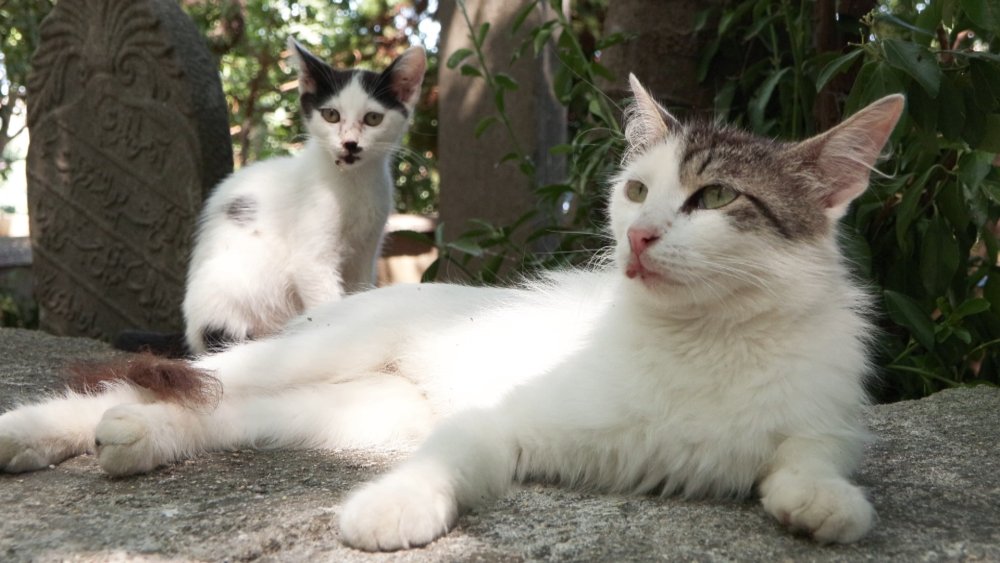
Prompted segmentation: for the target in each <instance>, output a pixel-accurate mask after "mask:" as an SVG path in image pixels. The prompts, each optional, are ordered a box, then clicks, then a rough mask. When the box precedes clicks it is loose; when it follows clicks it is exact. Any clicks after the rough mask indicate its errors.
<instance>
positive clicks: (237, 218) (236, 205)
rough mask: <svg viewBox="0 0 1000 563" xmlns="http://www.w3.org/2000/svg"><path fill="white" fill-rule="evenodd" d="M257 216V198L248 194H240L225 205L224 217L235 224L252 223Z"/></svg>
mask: <svg viewBox="0 0 1000 563" xmlns="http://www.w3.org/2000/svg"><path fill="white" fill-rule="evenodd" d="M256 216H257V200H255V199H253V198H252V197H249V196H240V197H238V198H236V199H234V200H233V201H231V202H229V205H227V206H226V217H228V218H229V220H230V221H232V222H234V223H236V224H237V225H240V226H243V225H248V224H250V223H253V220H254V219H255V218H256Z"/></svg>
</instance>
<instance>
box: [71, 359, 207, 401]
mask: <svg viewBox="0 0 1000 563" xmlns="http://www.w3.org/2000/svg"><path fill="white" fill-rule="evenodd" d="M69 372H70V381H69V386H70V388H71V389H73V390H74V391H77V392H79V393H97V392H100V391H102V390H103V389H105V388H106V387H107V385H108V384H110V383H114V382H116V381H123V382H127V383H129V384H131V385H133V386H135V387H139V388H141V389H145V390H146V391H149V392H150V393H152V395H153V396H154V397H155V398H156V400H158V401H165V402H171V403H178V404H181V405H184V406H188V407H208V408H215V407H216V406H217V405H218V404H219V400H220V399H221V398H222V383H221V382H220V381H219V380H218V379H216V378H215V376H213V375H212V374H211V373H209V372H207V371H205V370H201V369H198V368H195V367H194V366H192V365H191V364H190V363H188V362H186V361H184V360H171V359H166V358H161V357H158V356H154V355H152V354H137V355H135V356H131V357H129V358H126V359H122V360H117V361H112V362H101V363H96V362H95V363H78V364H75V365H72V366H70V367H69Z"/></svg>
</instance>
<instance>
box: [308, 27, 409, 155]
mask: <svg viewBox="0 0 1000 563" xmlns="http://www.w3.org/2000/svg"><path fill="white" fill-rule="evenodd" d="M288 48H289V51H291V53H292V57H293V59H294V60H295V62H296V64H297V67H298V73H299V100H300V103H301V106H302V118H303V121H304V122H305V124H306V128H307V129H308V130H309V133H310V135H311V136H312V138H313V139H315V140H316V141H318V142H319V143H320V144H321V145H322V146H323V147H325V148H326V149H327V150H328V151H329V152H330V154H331V156H332V157H333V158H334V160H335V161H336V163H337V164H338V165H339V166H343V167H354V166H358V165H359V164H360V163H364V162H372V161H376V160H380V159H381V158H384V157H385V156H386V155H388V154H390V153H392V152H393V151H394V150H396V148H397V146H398V144H399V142H400V139H402V136H403V133H404V132H405V131H406V127H407V124H408V122H409V117H410V115H411V114H412V113H413V108H414V107H415V106H416V103H417V100H418V99H419V98H420V85H421V83H422V82H423V79H424V72H425V71H426V70H427V56H426V55H425V53H424V49H423V48H422V47H411V48H409V49H407V50H406V51H405V52H403V54H401V55H399V57H397V58H396V60H394V61H393V62H392V64H390V65H389V68H387V69H385V70H384V71H382V72H381V73H376V72H371V71H368V70H360V69H346V70H339V69H335V68H333V67H332V66H330V65H329V64H327V63H325V62H323V61H322V60H320V59H319V58H318V57H316V56H315V55H313V54H312V53H310V52H309V51H308V50H307V49H306V48H305V47H303V46H302V45H300V44H299V43H298V42H297V41H295V40H294V39H289V40H288Z"/></svg>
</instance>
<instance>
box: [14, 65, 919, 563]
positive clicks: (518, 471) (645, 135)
mask: <svg viewBox="0 0 1000 563" xmlns="http://www.w3.org/2000/svg"><path fill="white" fill-rule="evenodd" d="M632 88H633V91H634V93H635V96H636V105H635V108H634V110H633V111H632V112H631V115H630V117H629V121H628V124H627V128H626V136H627V138H628V141H629V143H630V145H631V149H630V151H629V153H628V155H627V158H626V161H625V162H624V165H623V169H622V170H621V172H620V173H619V175H618V177H617V179H616V180H615V181H614V183H613V184H612V186H611V188H610V194H609V198H610V215H611V224H610V230H611V233H612V234H613V235H614V238H615V241H616V245H615V247H614V254H613V264H612V266H611V267H609V268H608V269H606V270H602V271H578V272H570V273H563V274H557V275H553V276H552V277H550V278H548V279H546V280H543V281H540V282H537V283H535V284H533V285H531V286H528V287H524V288H519V289H496V288H493V289H489V288H472V287H461V286H453V285H413V286H395V287H390V288H386V289H380V290H376V291H371V292H365V293H361V294H358V295H355V296H351V297H350V298H348V299H345V300H343V301H340V302H338V303H335V304H331V305H327V306H323V307H321V308H319V309H315V310H312V311H310V312H308V313H307V314H306V315H305V316H302V317H299V318H298V319H297V320H296V321H294V322H293V323H292V324H291V325H290V326H289V327H288V328H287V329H286V330H285V331H284V332H283V333H281V334H280V335H278V336H276V337H274V338H269V339H264V340H260V341H254V342H249V343H246V344H244V345H241V346H237V347H234V348H232V349H230V350H228V351H226V352H223V353H221V354H216V355H213V356H208V357H205V358H203V359H201V360H199V361H197V362H195V363H193V364H190V363H184V362H176V361H167V360H150V359H148V358H147V359H145V360H142V361H137V362H135V363H133V364H132V365H130V366H126V367H125V368H123V369H122V370H121V371H120V372H115V371H111V372H109V371H104V372H101V373H99V375H100V376H101V377H106V378H109V381H105V382H103V383H101V384H100V389H102V392H100V393H91V394H87V393H77V392H71V393H69V394H68V395H67V396H66V397H65V398H62V399H56V400H52V401H49V402H47V403H42V404H39V405H34V406H27V407H22V408H19V409H17V410H14V411H12V412H9V413H6V414H4V415H2V416H0V468H3V469H4V470H6V471H27V470H33V469H40V468H44V467H46V466H48V464H50V463H55V462H58V461H60V460H62V459H64V458H66V457H68V456H71V455H76V454H79V453H81V452H83V451H85V450H87V449H88V448H90V447H92V445H93V444H94V443H95V437H96V444H97V455H98V460H99V462H100V464H101V466H102V467H103V468H104V469H105V470H106V471H108V472H109V473H111V474H115V475H122V474H130V473H138V472H144V471H149V470H151V469H153V468H154V467H156V466H158V465H160V464H164V463H169V462H172V461H174V460H177V459H180V458H183V457H188V456H192V455H196V454H197V453H198V452H200V451H205V450H215V449H223V448H233V447H243V446H248V445H249V446H270V447H372V446H376V445H384V444H394V445H399V444H407V443H410V442H411V441H412V440H416V439H422V438H424V437H425V436H427V434H428V432H430V436H429V437H428V438H427V439H426V441H424V442H423V444H422V445H421V446H420V447H419V449H418V450H417V451H416V452H415V454H414V455H413V457H412V458H411V459H409V460H408V461H406V462H404V463H403V464H402V465H400V466H399V467H398V468H397V469H395V470H394V471H392V472H390V473H388V474H387V475H385V476H383V477H382V478H380V479H378V480H377V481H375V482H373V483H372V484H370V485H367V486H365V487H364V488H362V489H361V490H359V491H358V492H356V493H355V494H354V495H353V496H352V497H351V498H350V499H349V500H348V501H347V502H346V503H345V505H344V506H343V508H342V510H341V515H340V532H341V538H342V539H343V541H344V542H346V543H347V544H349V545H352V546H356V547H358V548H361V549H367V550H393V549H399V548H407V547H412V546H417V545H422V544H425V543H427V542H430V541H432V540H434V539H435V538H437V537H439V536H441V535H443V534H445V533H446V532H447V531H448V529H449V528H450V527H451V526H452V525H454V523H455V521H456V518H457V517H458V514H459V512H460V511H461V510H462V509H464V508H467V507H470V506H473V505H476V504H480V503H484V502H488V501H489V500H491V499H494V498H496V497H497V496H498V495H501V494H503V493H504V491H505V490H507V488H508V487H509V485H510V484H511V483H512V482H513V481H515V480H523V479H541V480H546V481H554V482H559V483H563V484H566V485H568V486H575V487H587V488H593V489H600V490H605V491H614V492H624V493H636V494H641V493H649V492H657V493H659V494H680V495H683V496H687V497H695V496H711V497H728V496H740V495H746V494H749V493H750V492H751V490H752V489H754V487H755V485H756V486H757V487H758V490H759V492H760V494H761V496H762V501H763V506H764V509H765V510H766V511H767V512H769V513H770V514H772V515H773V516H774V517H775V518H777V519H778V520H779V521H781V522H782V523H784V524H786V525H788V526H790V527H792V528H796V529H802V530H805V531H807V532H808V533H810V534H812V535H813V537H815V538H816V539H817V540H819V541H822V542H831V541H833V542H850V541H854V540H856V539H858V538H860V537H862V536H863V535H864V534H865V533H866V532H868V530H869V529H870V528H871V526H872V522H873V518H874V510H873V509H872V506H871V504H870V503H869V502H868V500H867V499H866V498H865V495H864V493H863V492H862V491H861V490H860V489H859V488H858V487H856V486H855V485H853V484H852V483H851V482H850V481H848V475H849V473H850V472H851V471H852V469H853V468H854V467H855V464H856V463H857V461H858V456H859V453H860V450H861V446H862V442H863V439H864V436H865V432H864V429H863V426H862V422H861V420H860V418H861V409H862V406H863V405H864V403H865V393H864V376H865V373H866V371H867V370H866V359H865V345H866V340H867V335H868V332H869V325H868V324H867V323H866V321H865V320H864V318H863V316H862V315H863V313H864V311H865V310H866V308H867V307H868V300H867V299H866V297H865V295H864V294H863V293H862V292H861V291H859V290H858V289H857V288H856V287H855V286H854V285H853V284H852V283H851V281H850V277H849V275H848V272H847V270H846V268H845V266H844V265H843V264H842V259H841V255H840V253H839V251H838V249H837V245H836V241H835V236H836V224H837V219H838V218H839V217H840V216H841V215H842V214H843V212H844V210H845V208H846V207H847V205H848V204H849V203H850V201H851V200H852V199H853V198H854V197H856V196H857V195H858V194H860V193H862V192H863V191H864V190H865V188H866V185H867V183H868V176H869V171H870V168H871V166H872V165H873V164H874V162H875V160H876V158H877V156H878V154H879V152H880V151H881V149H882V146H883V145H884V143H885V142H886V140H887V138H888V136H889V134H890V132H891V131H892V129H893V127H894V125H895V123H896V121H897V119H898V118H899V116H900V113H901V111H902V108H903V99H902V97H901V96H890V97H887V98H884V99H882V100H880V101H878V102H875V103H874V104H872V105H870V106H869V107H867V108H865V109H863V110H862V111H860V112H859V113H858V114H856V115H855V116H853V117H851V118H850V119H849V120H847V121H846V122H845V123H843V124H842V125H840V126H838V127H836V128H834V129H833V130H831V131H829V132H827V133H825V134H823V135H820V136H818V137H815V138H813V139H810V140H807V141H804V142H802V143H797V144H790V143H789V144H785V143H778V142H774V141H770V140H764V139H760V138H758V137H754V136H751V135H748V134H746V133H742V132H739V131H735V130H731V129H726V128H720V127H716V126H711V125H697V124H693V125H682V124H680V123H678V122H677V121H676V120H675V119H674V118H673V117H671V116H670V115H669V114H668V113H667V112H666V111H664V110H663V109H662V108H661V107H660V106H659V105H658V104H657V103H656V102H655V101H654V100H653V99H652V98H651V97H650V96H649V94H648V93H647V92H646V91H644V90H643V89H642V87H641V86H640V85H639V84H638V82H637V81H635V79H634V77H633V78H632ZM209 375H212V376H214V378H217V379H214V378H212V377H209ZM218 382H221V385H222V388H223V390H224V394H223V395H222V396H221V399H219V397H218V395H217V394H215V393H214V392H215V391H218V388H217V387H216V385H217V383H218ZM442 418H444V420H443V421H442V420H441V419H442ZM432 427H433V430H431V429H432ZM95 428H96V432H95V430H94V429H95ZM665 525H669V523H666V524H665Z"/></svg>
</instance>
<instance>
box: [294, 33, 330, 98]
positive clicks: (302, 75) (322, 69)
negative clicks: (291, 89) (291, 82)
mask: <svg viewBox="0 0 1000 563" xmlns="http://www.w3.org/2000/svg"><path fill="white" fill-rule="evenodd" d="M288 50H289V52H291V54H292V61H294V63H295V68H296V69H297V70H298V74H299V92H300V93H301V94H315V93H316V91H317V89H318V87H317V83H316V82H317V78H318V77H319V76H322V75H323V74H324V73H325V74H330V65H328V64H326V63H325V62H323V61H322V60H320V59H319V57H317V56H316V55H314V54H312V53H311V52H309V49H306V48H305V47H303V46H302V44H301V43H299V42H298V41H296V40H295V38H294V37H289V38H288Z"/></svg>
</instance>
